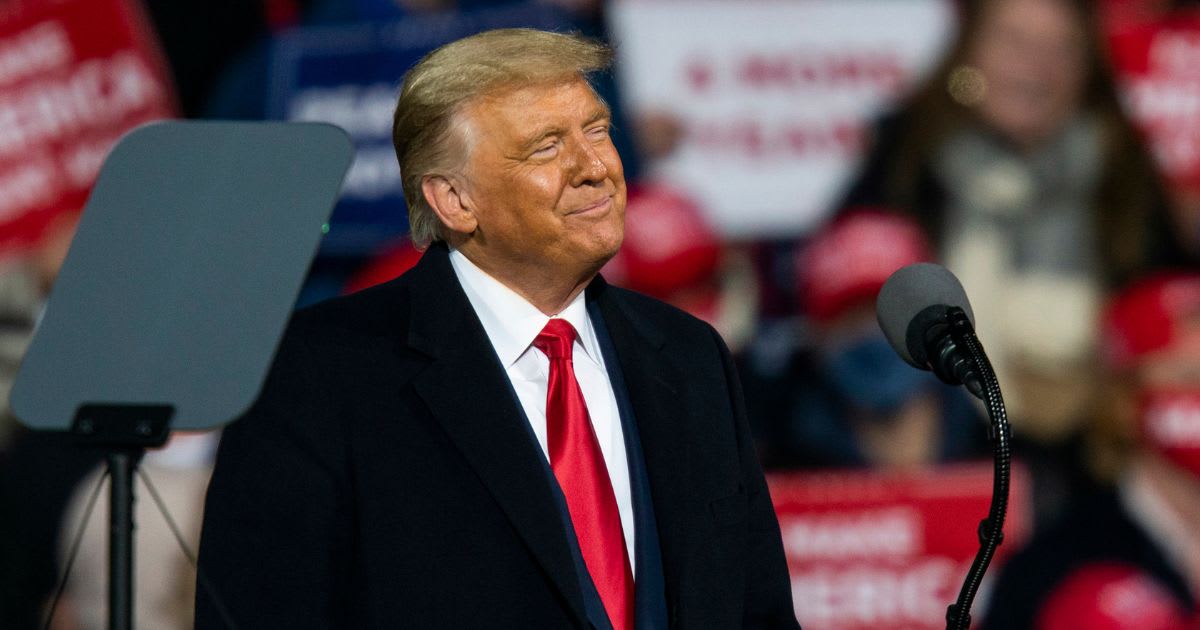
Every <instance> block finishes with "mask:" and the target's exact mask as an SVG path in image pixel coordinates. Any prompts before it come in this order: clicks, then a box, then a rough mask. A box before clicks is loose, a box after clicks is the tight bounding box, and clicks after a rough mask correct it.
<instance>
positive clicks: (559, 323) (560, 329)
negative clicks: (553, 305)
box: [533, 319, 577, 359]
mask: <svg viewBox="0 0 1200 630" xmlns="http://www.w3.org/2000/svg"><path fill="white" fill-rule="evenodd" d="M576 336H577V335H576V332H575V327H574V326H572V325H571V322H568V321H567V320H565V319H552V320H550V321H548V322H546V327H545V328H543V329H542V332H540V333H538V336H537V338H536V339H534V340H533V347H535V348H537V349H538V350H541V351H542V352H544V353H545V354H546V356H547V357H550V358H551V359H570V358H571V347H572V344H574V343H575V337H576Z"/></svg>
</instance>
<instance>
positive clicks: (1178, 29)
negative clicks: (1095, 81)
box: [1111, 11, 1200, 190]
mask: <svg viewBox="0 0 1200 630" xmlns="http://www.w3.org/2000/svg"><path fill="white" fill-rule="evenodd" d="M1111 44H1112V56H1113V63H1114V65H1115V66H1116V69H1117V74H1118V77H1119V83H1120V86H1121V89H1122V92H1123V96H1124V99H1125V101H1126V103H1127V105H1128V106H1129V111H1130V114H1131V115H1132V117H1133V119H1134V120H1135V121H1136V122H1137V124H1138V125H1139V126H1140V127H1141V128H1142V130H1143V131H1144V132H1145V134H1146V137H1147V140H1148V141H1149V145H1150V148H1151V150H1152V151H1153V153H1154V156H1155V158H1156V159H1157V161H1158V164H1159V166H1160V167H1161V168H1162V170H1163V172H1164V174H1165V175H1166V176H1167V178H1168V179H1169V180H1170V181H1171V183H1172V184H1174V185H1176V186H1181V187H1183V188H1184V189H1188V190H1200V12H1197V11H1181V12H1178V13H1176V14H1173V15H1170V16H1168V17H1166V18H1163V19H1160V20H1157V21H1154V22H1147V23H1142V24H1137V25H1130V26H1127V27H1126V28H1122V29H1119V30H1118V31H1116V32H1115V33H1114V34H1113V35H1112V36H1111Z"/></svg>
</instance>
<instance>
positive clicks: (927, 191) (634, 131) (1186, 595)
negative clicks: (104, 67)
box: [0, 0, 1200, 629]
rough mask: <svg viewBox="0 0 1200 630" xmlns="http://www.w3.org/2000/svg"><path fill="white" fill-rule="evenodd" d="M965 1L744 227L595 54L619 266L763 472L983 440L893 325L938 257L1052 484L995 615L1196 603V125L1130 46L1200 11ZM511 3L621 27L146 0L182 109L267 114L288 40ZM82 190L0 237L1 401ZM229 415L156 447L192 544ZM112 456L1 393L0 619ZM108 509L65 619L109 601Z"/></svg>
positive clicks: (145, 583) (909, 457) (1165, 619)
mask: <svg viewBox="0 0 1200 630" xmlns="http://www.w3.org/2000/svg"><path fill="white" fill-rule="evenodd" d="M879 1H880V2H887V1H888V0H879ZM952 4H954V7H955V9H954V10H955V15H956V16H957V20H958V26H957V29H956V31H955V34H954V36H953V37H952V38H951V41H950V42H949V44H948V45H947V47H946V48H945V50H944V52H943V55H942V58H941V60H940V61H939V62H937V63H936V64H934V66H933V67H932V68H931V69H930V70H929V71H928V72H926V73H925V74H924V75H923V76H922V77H921V79H920V81H919V82H918V83H917V84H916V85H915V86H914V88H913V89H912V90H910V91H909V92H907V93H905V94H902V95H901V98H899V99H898V100H897V101H896V102H894V103H892V104H891V106H890V107H888V108H887V111H886V112H885V113H884V114H883V115H882V116H881V117H880V118H879V119H878V120H877V121H875V122H874V123H873V125H872V126H871V131H870V133H869V134H868V136H867V141H866V143H865V150H864V151H863V154H862V155H861V162H860V164H859V167H858V169H857V171H856V174H855V176H854V177H853V178H852V179H851V180H850V181H847V182H846V183H845V186H844V189H843V191H842V194H841V196H840V198H839V199H838V200H837V201H836V202H835V203H833V204H831V205H830V206H829V207H828V208H827V211H826V213H825V217H824V220H823V221H822V222H821V224H820V225H819V226H817V227H815V228H813V229H811V230H806V231H804V232H803V233H797V234H783V235H779V234H772V235H761V236H760V237H757V238H746V237H742V236H739V237H736V238H730V237H726V236H723V234H722V231H721V230H719V229H718V227H716V226H715V225H714V223H713V222H712V221H711V220H710V219H709V218H708V214H707V212H706V203H707V202H708V200H706V199H705V198H701V197H699V196H697V195H695V194H694V193H692V192H690V190H689V188H688V187H687V186H686V185H685V184H682V183H681V182H678V181H673V180H672V179H671V176H670V174H669V173H670V171H669V170H664V169H659V168H656V165H657V164H659V163H660V162H661V161H663V160H665V159H668V158H669V157H670V156H671V155H672V153H673V152H674V151H676V150H677V148H678V147H679V146H680V144H681V143H682V142H684V141H685V140H686V138H687V137H688V134H689V128H688V121H687V120H686V119H685V117H683V116H680V115H678V114H677V113H675V112H672V111H671V110H670V109H669V108H668V107H665V106H656V107H655V108H653V109H647V110H643V111H639V110H638V109H637V108H635V107H631V106H630V104H629V103H628V102H626V101H623V99H622V94H621V92H620V90H619V87H618V86H619V85H620V81H619V80H618V78H619V75H620V73H621V72H622V68H621V67H618V68H617V69H616V71H615V72H616V75H617V76H606V77H601V78H600V79H599V83H598V86H597V88H598V90H599V92H600V93H601V94H602V95H603V96H604V97H605V98H606V99H607V100H608V101H609V103H610V105H612V107H613V109H614V117H615V121H616V124H617V133H618V137H617V143H618V148H619V149H620V150H621V153H622V156H623V158H624V159H625V160H626V162H627V166H626V173H627V176H628V177H629V180H630V188H629V190H630V192H629V204H628V209H627V228H626V237H625V243H624V246H623V248H622V251H621V252H620V254H619V255H618V257H617V258H615V259H614V260H613V261H612V262H611V263H610V264H609V265H608V266H607V267H606V268H605V270H604V272H603V273H604V275H605V277H606V278H607V279H608V280H609V281H610V282H612V283H615V284H618V285H622V286H625V287H628V288H631V289H634V290H637V291H641V292H644V293H647V294H649V295H652V296H654V297H657V298H660V299H663V300H666V301H668V302H670V303H672V304H674V305H676V306H678V307H679V308H682V309H684V310H686V311H688V312H690V313H692V314H694V315H696V316H697V317H700V318H702V319H705V320H707V321H709V322H710V323H711V324H712V325H713V326H714V327H716V329H717V330H718V331H719V332H720V333H721V334H722V335H723V336H724V338H725V339H726V341H727V343H728V344H729V345H730V347H731V348H732V349H733V350H734V352H735V355H736V356H737V359H738V362H739V366H740V368H741V374H742V379H743V384H744V386H745V391H746V396H747V402H748V406H749V410H750V413H751V422H752V425H753V429H754V431H755V434H756V436H757V438H758V440H759V444H758V446H759V453H760V456H761V458H762V462H763V464H764V466H765V467H766V468H767V469H768V470H771V471H794V470H825V469H847V468H856V469H873V470H880V471H904V470H912V469H918V468H924V467H930V466H937V465H941V464H947V463H951V462H966V461H980V460H986V459H987V458H989V457H990V455H991V446H990V443H989V441H988V437H987V435H988V434H987V429H986V418H985V417H984V416H983V409H982V407H981V406H980V405H978V404H977V401H975V400H974V399H973V398H971V397H970V396H969V394H967V393H966V392H965V391H964V390H962V388H957V389H956V388H952V387H949V386H946V385H944V384H942V383H940V382H939V381H938V380H937V379H936V377H934V376H933V375H932V374H930V373H928V372H921V371H917V370H914V369H912V368H911V367H909V366H908V365H907V364H905V363H904V362H903V361H902V360H901V359H900V358H899V357H898V356H897V355H896V354H895V353H894V352H893V351H892V349H891V348H890V347H889V346H888V344H887V341H886V340H885V339H884V337H883V336H882V333H881V332H880V331H879V328H878V326H877V325H876V323H875V314H874V298H875V294H876V293H877V292H878V290H879V288H880V287H881V286H882V284H883V282H884V281H885V280H886V279H887V277H888V276H889V275H890V274H891V273H892V272H893V271H895V270H896V269H898V268H900V267H902V266H904V265H907V264H910V263H914V262H922V261H932V262H939V263H942V264H944V265H946V266H947V267H948V268H950V269H951V270H952V271H953V272H955V274H956V275H958V277H959V278H960V279H961V280H962V282H963V285H964V287H965V288H966V290H967V293H968V295H969V297H970V299H971V302H972V305H973V308H974V312H975V314H976V321H977V328H978V333H979V336H980V338H981V339H982V341H983V343H984V344H985V347H986V349H987V351H988V354H989V357H990V359H991V361H992V363H993V365H994V366H995V368H996V370H997V372H998V374H999V380H1000V383H1001V385H1002V387H1003V390H1004V393H1005V401H1006V403H1007V405H1008V410H1009V413H1010V419H1011V421H1012V424H1013V426H1014V431H1015V434H1014V441H1015V442H1014V443H1015V456H1016V458H1017V459H1018V460H1019V461H1020V462H1021V463H1022V465H1023V466H1025V467H1026V468H1027V469H1028V470H1029V472H1030V477H1031V479H1032V481H1033V486H1032V502H1033V503H1032V508H1033V532H1034V536H1033V540H1032V541H1031V542H1030V543H1029V545H1028V546H1027V547H1026V549H1025V550H1024V551H1020V552H1018V553H1017V555H1016V556H1015V557H1014V558H1013V559H1012V560H1011V561H1010V562H1009V563H1007V564H1006V566H1005V567H1004V568H1003V571H1002V573H1001V575H1000V577H999V579H998V581H997V583H996V586H995V589H994V592H993V595H992V598H991V600H992V605H990V606H988V607H987V608H988V611H989V612H988V613H987V615H986V618H985V619H984V625H985V627H987V628H1022V629H1024V628H1054V629H1056V628H1066V627H1068V626H1071V627H1082V628H1090V627H1095V628H1189V627H1191V628H1194V627H1200V621H1197V619H1200V609H1198V607H1197V601H1198V600H1197V598H1198V597H1200V266H1198V263H1200V176H1198V175H1197V174H1198V173H1200V169H1197V170H1196V172H1192V171H1191V170H1189V169H1190V168H1191V166H1190V165H1189V164H1186V163H1181V162H1180V160H1172V159H1171V155H1172V154H1171V153H1170V151H1167V150H1163V149H1162V143H1163V142H1166V141H1169V140H1171V139H1172V137H1173V136H1175V135H1178V129H1179V128H1172V127H1170V126H1168V127H1167V128H1166V129H1165V130H1164V129H1163V128H1160V127H1155V126H1154V125H1153V124H1151V123H1148V122H1146V119H1145V117H1143V116H1141V114H1142V113H1143V112H1141V111H1139V110H1138V109H1137V100H1136V96H1137V95H1136V94H1131V93H1130V91H1131V90H1130V88H1129V86H1130V85H1132V83H1131V80H1129V79H1128V77H1126V76H1124V75H1122V74H1121V73H1122V72H1123V70H1122V68H1123V67H1129V66H1131V65H1133V66H1136V65H1137V64H1136V63H1133V64H1130V63H1124V64H1122V62H1123V60H1124V61H1126V62H1127V61H1128V59H1127V58H1128V56H1129V55H1136V52H1130V51H1131V50H1133V49H1135V48H1136V46H1134V45H1133V44H1131V43H1130V42H1136V41H1139V40H1138V37H1139V36H1140V35H1139V34H1141V33H1144V32H1148V30H1153V29H1160V28H1163V25H1164V24H1166V25H1171V24H1183V23H1188V21H1189V20H1195V21H1196V22H1197V24H1200V3H1192V2H1183V1H1170V0H1157V1H1156V0H1105V1H1102V2H1091V1H1086V0H963V1H961V2H954V3H952ZM1193 4H1196V5H1197V6H1192V5H1193ZM497 5H513V6H517V5H520V6H522V7H531V8H532V10H534V11H546V12H553V13H554V15H555V16H556V18H555V19H561V20H564V21H565V22H566V23H569V24H571V25H573V27H574V28H575V29H577V30H580V31H582V32H584V33H586V34H590V35H593V36H596V37H601V38H603V37H606V36H607V29H608V28H609V24H610V23H609V21H608V20H606V11H607V10H608V9H609V6H608V4H607V3H605V2H602V1H601V0H542V1H540V2H539V1H536V0H535V1H533V2H515V1H514V2H485V1H483V0H462V1H460V2H454V1H453V0H256V1H243V0H218V1H213V0H208V1H205V2H199V1H193V0H143V1H142V2H141V9H142V10H144V11H145V13H146V15H147V16H148V17H149V20H150V23H151V24H152V25H153V29H154V31H155V33H156V36H157V39H158V41H159V42H160V45H161V49H162V52H163V53H164V55H165V58H166V60H167V63H168V65H169V69H170V73H171V76H172V79H173V84H174V89H175V91H176V94H177V97H178V106H179V111H180V114H181V115H182V116H183V117H186V118H243V119H256V118H265V117H268V116H269V111H268V110H269V105H268V103H267V99H268V96H267V94H266V92H265V91H264V89H263V85H265V84H266V83H268V82H270V81H272V80H274V77H272V76H270V72H271V68H272V66H271V65H270V63H269V61H270V58H271V55H272V54H273V53H272V51H273V50H275V49H272V48H271V46H270V42H272V41H273V38H278V37H280V36H283V35H286V34H287V33H289V32H291V31H292V30H293V29H296V28H300V27H314V26H319V25H340V24H354V23H360V22H368V21H370V22H389V23H390V22H396V21H403V20H406V19H411V18H413V17H414V16H424V17H428V16H437V15H444V14H449V13H455V12H458V13H461V12H472V11H480V10H490V9H492V8H494V7H496V6H497ZM676 7H677V8H676V10H677V11H679V12H686V11H687V10H688V6H687V3H677V5H676ZM1196 32H1197V42H1198V44H1197V45H1198V46H1200V28H1198V29H1197V31H1196ZM618 43H619V42H618ZM1122 55H1125V57H1122ZM1197 59H1198V60H1200V57H1197ZM1197 67H1200V65H1198V66H1197ZM396 79H397V80H398V79H399V77H398V76H397V77H396ZM1195 115H1196V116H1197V117H1200V108H1197V111H1196V114H1195ZM1192 124H1195V123H1192ZM1173 129H1175V131H1176V132H1177V133H1173ZM1195 148H1196V150H1197V151H1200V142H1197V145H1196V147H1195ZM746 203H747V207H748V208H751V207H753V206H754V200H753V199H748V200H746ZM395 211H396V213H397V214H400V215H402V214H403V209H402V208H400V207H397V208H396V210H395ZM76 216H77V215H76V214H71V213H67V214H64V215H63V216H62V218H61V219H60V220H57V221H56V222H55V223H54V224H53V225H51V226H50V227H49V228H47V229H46V230H45V232H44V237H43V239H42V240H41V243H40V244H39V245H38V246H37V247H34V248H31V249H30V250H29V251H28V252H26V254H25V255H23V256H20V257H12V256H10V257H8V258H6V259H3V260H0V397H4V396H6V395H7V389H8V388H9V387H11V382H12V379H13V376H14V374H15V371H16V367H17V365H18V364H19V361H20V357H21V354H22V353H23V351H24V348H25V347H26V345H27V344H28V342H29V339H30V338H31V335H32V332H33V330H34V328H35V327H36V322H37V319H38V317H39V313H40V310H41V308H42V307H43V305H44V303H45V300H46V297H47V295H48V294H49V291H50V287H51V285H52V282H53V278H54V275H55V273H56V272H57V268H58V266H59V265H61V264H62V260H63V257H64V255H65V254H66V251H67V245H68V243H69V241H70V236H71V234H72V232H73V229H74V224H75V217H76ZM418 257H419V252H417V251H416V250H414V249H413V248H412V246H411V244H410V243H408V242H407V241H406V239H405V237H404V234H403V232H402V231H400V232H397V233H396V234H394V235H393V238H391V239H389V240H388V241H387V242H385V243H383V244H382V245H381V246H380V247H378V248H376V249H375V250H374V251H373V252H372V253H371V254H370V255H367V254H365V253H358V254H355V255H347V254H345V253H337V254H332V255H322V256H321V257H319V258H318V260H317V261H316V263H315V264H314V267H313V270H312V277H311V281H310V283H309V285H308V286H307V288H306V290H305V292H304V294H303V297H302V302H311V301H315V300H318V299H321V298H324V297H330V296H333V295H336V294H337V293H340V292H349V291H355V290H358V289H361V288H364V287H367V286H370V285H372V284H375V283H378V282H383V281H386V280H388V279H391V278H393V277H395V276H397V275H399V274H400V273H403V272H404V271H405V270H407V269H408V268H410V267H411V266H412V265H413V264H415V262H416V260H417V258H418ZM216 439H217V438H216V436H215V435H208V436H195V435H184V436H178V437H176V438H174V439H173V440H172V442H171V443H169V444H168V446H167V447H166V449H165V450H163V451H160V452H157V453H155V454H153V455H152V456H151V457H149V458H148V459H147V461H146V462H145V468H146V469H147V470H148V471H149V473H150V475H149V476H150V477H151V478H152V479H154V480H156V481H158V482H159V483H160V485H161V486H162V488H161V491H162V493H163V494H164V495H165V496H167V497H168V498H169V500H168V503H169V504H171V506H172V507H171V510H172V514H173V515H174V516H175V517H176V518H177V519H178V520H180V521H181V524H182V529H183V530H184V533H185V537H190V538H189V539H188V541H187V542H188V544H190V545H192V546H193V548H194V546H195V544H196V541H197V540H198V524H199V514H200V512H201V509H202V489H203V487H204V483H205V480H206V478H207V473H208V470H209V468H210V466H211V457H212V452H213V450H214V443H215V440H216ZM99 462H100V456H99V455H98V454H96V453H94V452H89V451H87V450H85V449H82V448H79V447H76V446H74V445H72V444H71V443H70V440H69V439H68V438H67V437H65V436H56V435H43V434H37V433H33V432H29V431H27V430H24V429H21V428H19V426H18V425H17V424H16V423H15V422H14V420H13V419H12V417H11V415H10V414H9V413H8V412H7V411H3V414H2V415H0V627H3V628H26V627H38V626H40V624H41V618H42V616H43V615H44V614H45V612H46V606H47V603H48V602H49V601H50V598H51V596H52V594H53V588H54V586H55V584H56V583H57V581H58V579H59V578H60V574H61V569H62V567H63V562H64V556H65V551H66V550H67V549H68V548H69V546H70V541H71V540H72V536H73V534H74V533H75V530H76V529H78V527H79V523H80V521H81V512H82V510H83V508H84V507H85V505H86V503H87V501H88V497H89V496H90V495H91V493H92V491H93V488H94V487H95V485H96V483H97V479H98V473H97V470H98V466H99ZM142 492H145V490H143V491H142ZM153 508H154V506H153V504H151V503H150V502H149V501H146V500H142V501H140V503H139V507H138V509H139V512H138V514H139V515H138V523H139V529H138V533H139V537H140V539H141V541H140V542H139V544H141V545H145V547H140V548H139V549H140V550H139V563H142V562H147V563H149V564H147V565H146V567H147V568H145V569H144V570H143V569H141V568H139V570H140V571H143V572H142V573H141V574H140V575H141V576H144V577H141V578H140V586H139V588H141V589H144V591H139V600H138V601H139V606H141V605H143V603H144V605H146V606H150V607H152V609H153V610H152V611H151V612H147V613H145V614H146V615H148V616H147V617H146V620H147V621H146V622H145V624H146V625H145V627H151V628H176V627H178V628H182V627H188V626H189V625H190V621H189V620H190V592H191V589H193V588H194V581H195V576H194V574H192V573H191V569H190V568H189V567H188V566H187V564H186V562H184V561H183V556H182V555H179V554H180V552H179V551H178V549H177V547H176V541H175V540H174V538H173V536H171V535H169V533H166V532H167V531H168V530H167V529H166V527H167V526H166V524H165V522H164V521H163V519H162V517H160V516H159V515H157V514H156V512H155V511H154V509H153ZM102 516H103V515H102V513H97V514H96V515H93V517H92V523H91V525H89V532H87V535H85V536H84V538H83V540H84V545H83V547H82V549H83V550H84V551H83V552H81V559H80V561H79V562H78V563H77V565H76V567H75V568H74V569H73V573H72V576H71V578H70V580H68V582H67V584H68V588H67V590H66V593H65V596H64V599H63V602H62V603H61V604H60V605H59V608H58V610H57V611H56V614H55V620H54V625H53V626H52V627H55V628H60V629H71V628H98V627H101V626H102V623H103V620H104V617H103V614H102V611H103V610H104V596H105V593H104V590H103V588H99V587H98V585H102V584H104V575H105V573H104V569H103V559H104V553H103V547H102V546H103V544H104V540H103V536H102V535H100V534H99V533H98V532H99V531H100V530H98V529H96V528H97V527H99V525H98V524H97V523H102V522H103V518H102ZM971 526H973V525H971ZM155 558H164V559H165V560H162V561H161V562H155V560H154V559H155ZM141 566H142V565H141V564H139V567H141ZM185 594H186V595H185ZM150 615H152V616H150ZM149 619H154V620H155V621H154V622H151V621H149ZM801 620H802V621H803V617H801ZM935 621H936V620H935Z"/></svg>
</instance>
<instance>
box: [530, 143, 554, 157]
mask: <svg viewBox="0 0 1200 630" xmlns="http://www.w3.org/2000/svg"><path fill="white" fill-rule="evenodd" d="M556 150H558V143H557V142H549V143H547V144H544V145H542V146H540V147H538V148H536V149H534V151H533V155H534V157H550V156H552V155H554V152H555V151H556Z"/></svg>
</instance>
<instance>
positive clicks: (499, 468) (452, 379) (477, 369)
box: [407, 244, 586, 623]
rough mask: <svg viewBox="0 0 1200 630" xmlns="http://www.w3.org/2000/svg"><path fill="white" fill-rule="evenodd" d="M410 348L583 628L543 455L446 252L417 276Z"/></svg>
mask: <svg viewBox="0 0 1200 630" xmlns="http://www.w3.org/2000/svg"><path fill="white" fill-rule="evenodd" d="M411 276H412V277H411V285H410V286H411V299H410V300H409V302H410V304H411V307H412V316H411V318H410V320H409V321H410V324H409V330H408V339H407V345H408V346H409V347H411V348H413V349H416V350H418V351H420V352H422V353H424V354H426V355H428V356H430V357H431V358H432V362H431V363H430V365H429V366H428V367H427V368H426V369H425V370H423V371H422V372H421V373H420V374H419V375H418V376H417V377H416V378H415V379H414V381H413V386H414V387H415V388H416V391H417V392H418V394H419V395H420V396H421V398H422V399H423V400H424V401H425V403H426V404H427V405H428V407H429V409H430V411H431V412H432V414H433V416H434V417H435V418H436V419H437V420H438V421H439V422H440V423H441V425H442V427H443V429H444V430H445V432H446V435H447V436H449V438H450V440H451V441H453V442H454V444H455V445H456V446H457V448H458V449H459V450H460V451H461V452H462V454H463V456H464V457H465V458H466V460H467V462H468V463H469V464H470V465H471V466H472V468H474V469H475V471H476V472H477V473H478V475H479V478H480V479H481V480H482V482H483V484H484V485H485V486H486V487H487V489H488V491H489V492H491V494H492V496H493V497H494V498H495V500H496V502H497V503H498V504H499V505H500V508H501V509H502V510H503V511H504V513H505V515H506V516H507V517H508V519H509V520H510V521H511V522H512V524H513V527H514V528H515V529H516V531H517V533H518V534H519V535H520V537H521V539H522V540H523V541H524V542H525V544H526V546H527V547H528V548H529V550H530V552H531V554H532V555H533V556H534V558H536V560H537V562H538V563H539V564H540V565H541V566H542V568H543V569H544V570H545V571H546V574H547V575H548V576H549V579H550V581H551V582H553V583H554V585H555V586H556V587H557V588H558V590H559V592H560V594H561V595H562V597H563V600H564V601H565V602H566V605H567V607H568V608H569V609H570V610H571V611H572V612H573V613H574V614H575V616H576V617H577V619H578V620H579V621H580V622H581V623H583V622H584V621H585V619H586V617H585V614H584V609H583V602H582V595H581V592H580V586H579V580H578V578H577V577H576V575H575V568H574V564H573V560H572V557H571V552H570V547H569V546H568V542H567V537H566V536H567V534H566V530H565V529H564V527H563V523H562V520H561V517H560V515H559V511H558V509H557V507H556V504H555V503H554V495H553V488H552V486H551V485H550V483H551V482H550V478H549V476H548V474H547V470H548V468H547V467H546V465H545V463H544V460H545V456H544V455H543V454H542V451H541V448H540V447H539V446H538V445H537V441H536V439H535V438H534V436H533V432H532V429H531V428H530V427H529V424H528V421H527V420H526V419H525V417H524V415H523V414H522V413H521V411H520V409H519V407H518V404H519V403H518V402H517V399H516V395H515V394H514V393H513V390H512V387H511V384H510V383H509V381H508V377H507V375H506V374H505V373H504V370H503V368H502V367H501V365H500V363H499V360H498V359H497V358H496V355H495V351H494V350H493V348H492V345H491V342H490V341H489V340H488V338H487V334H486V333H485V332H484V330H483V327H482V325H481V324H480V323H479V320H478V318H477V317H476V316H475V314H474V310H473V309H472V308H471V305H470V302H469V301H468V300H467V298H466V295H465V294H464V293H463V291H462V288H461V286H460V285H459V283H458V280H457V277H456V276H455V275H454V271H453V268H452V267H451V265H450V261H449V257H448V253H447V251H446V249H445V247H444V246H441V245H437V244H435V245H434V246H432V247H431V248H430V249H429V251H428V252H427V253H426V254H425V255H424V256H423V257H422V260H421V263H420V264H419V265H418V267H417V268H416V269H414V270H413V272H412V273H411Z"/></svg>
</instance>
